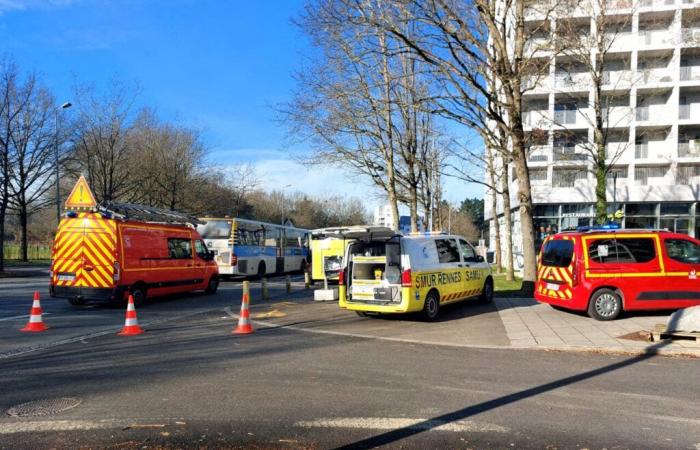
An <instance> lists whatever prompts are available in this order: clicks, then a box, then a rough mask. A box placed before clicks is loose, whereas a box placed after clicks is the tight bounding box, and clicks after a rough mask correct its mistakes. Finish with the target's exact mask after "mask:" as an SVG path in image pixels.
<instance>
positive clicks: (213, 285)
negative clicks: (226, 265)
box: [204, 275, 219, 295]
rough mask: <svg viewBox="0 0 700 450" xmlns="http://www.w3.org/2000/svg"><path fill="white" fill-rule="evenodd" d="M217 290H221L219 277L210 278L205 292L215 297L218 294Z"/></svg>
mask: <svg viewBox="0 0 700 450" xmlns="http://www.w3.org/2000/svg"><path fill="white" fill-rule="evenodd" d="M217 289H219V277H217V276H216V275H212V277H211V278H209V284H207V288H206V289H205V290H204V292H206V293H207V294H210V295H213V294H216V291H217Z"/></svg>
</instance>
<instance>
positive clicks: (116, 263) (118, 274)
mask: <svg viewBox="0 0 700 450" xmlns="http://www.w3.org/2000/svg"><path fill="white" fill-rule="evenodd" d="M121 277H122V268H121V265H119V261H114V277H113V279H114V282H115V283H116V282H117V281H119V280H121Z"/></svg>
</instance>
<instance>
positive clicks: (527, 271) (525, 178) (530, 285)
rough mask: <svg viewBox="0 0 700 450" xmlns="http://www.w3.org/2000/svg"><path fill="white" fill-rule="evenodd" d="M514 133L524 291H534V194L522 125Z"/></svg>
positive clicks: (535, 256)
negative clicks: (518, 131)
mask: <svg viewBox="0 0 700 450" xmlns="http://www.w3.org/2000/svg"><path fill="white" fill-rule="evenodd" d="M520 130H521V132H520V133H514V136H515V139H514V140H513V165H514V167H515V173H516V175H517V178H518V194H517V195H518V204H519V207H520V230H521V235H522V242H523V291H524V292H526V293H531V292H534V289H535V281H536V276H537V255H536V252H535V227H534V224H533V222H532V196H531V192H532V191H531V190H530V175H529V173H528V170H527V157H526V154H525V148H524V146H523V134H522V127H521V128H520Z"/></svg>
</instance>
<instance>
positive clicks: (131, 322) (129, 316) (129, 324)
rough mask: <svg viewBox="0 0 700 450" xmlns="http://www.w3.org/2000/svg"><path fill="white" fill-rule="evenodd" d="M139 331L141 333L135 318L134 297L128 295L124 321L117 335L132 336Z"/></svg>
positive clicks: (137, 320)
mask: <svg viewBox="0 0 700 450" xmlns="http://www.w3.org/2000/svg"><path fill="white" fill-rule="evenodd" d="M141 333H143V330H142V329H141V327H140V326H139V319H137V318H136V307H135V306H134V297H133V296H132V295H130V296H129V304H128V305H127V307H126V321H125V322H124V328H122V331H120V332H119V333H117V335H119V336H132V335H135V334H141Z"/></svg>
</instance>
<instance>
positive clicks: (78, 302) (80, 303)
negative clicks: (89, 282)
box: [68, 297, 85, 306]
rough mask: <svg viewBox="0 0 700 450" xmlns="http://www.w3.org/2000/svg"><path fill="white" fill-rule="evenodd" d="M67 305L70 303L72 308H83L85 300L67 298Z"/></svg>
mask: <svg viewBox="0 0 700 450" xmlns="http://www.w3.org/2000/svg"><path fill="white" fill-rule="evenodd" d="M68 303H70V304H71V305H73V306H83V305H84V304H85V299H84V298H77V297H73V298H69V299H68Z"/></svg>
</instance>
